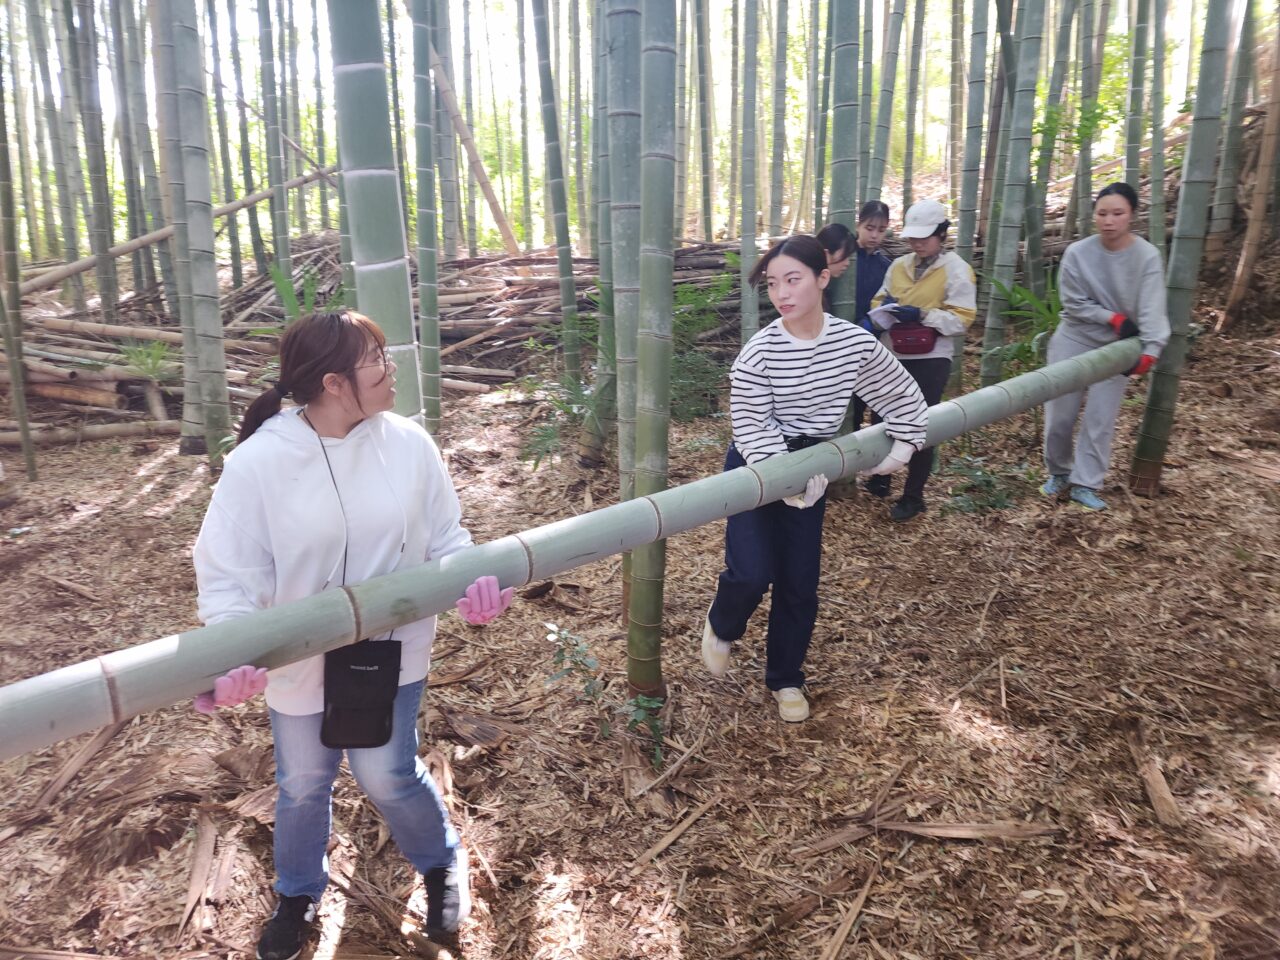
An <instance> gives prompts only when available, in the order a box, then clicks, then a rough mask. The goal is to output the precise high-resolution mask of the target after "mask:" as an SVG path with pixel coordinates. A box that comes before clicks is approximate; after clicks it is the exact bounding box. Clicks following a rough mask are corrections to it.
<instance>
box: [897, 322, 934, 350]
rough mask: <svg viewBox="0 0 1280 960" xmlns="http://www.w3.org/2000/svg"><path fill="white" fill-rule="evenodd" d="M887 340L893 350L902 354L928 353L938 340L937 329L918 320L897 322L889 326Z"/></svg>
mask: <svg viewBox="0 0 1280 960" xmlns="http://www.w3.org/2000/svg"><path fill="white" fill-rule="evenodd" d="M889 342H890V343H892V344H893V352H894V353H900V354H902V355H903V356H907V357H909V356H913V355H918V354H921V353H928V352H929V351H931V350H932V349H933V346H934V344H935V343H937V342H938V331H937V330H935V329H934V328H933V327H926V326H925V325H924V324H923V323H920V322H918V321H917V322H915V323H901V322H899V323H895V324H894V325H893V326H892V327H890V328H889Z"/></svg>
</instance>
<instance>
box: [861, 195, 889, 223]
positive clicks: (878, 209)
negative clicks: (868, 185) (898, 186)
mask: <svg viewBox="0 0 1280 960" xmlns="http://www.w3.org/2000/svg"><path fill="white" fill-rule="evenodd" d="M889 219H890V218H889V205H888V204H887V203H885V202H884V201H883V200H868V201H867V202H866V203H864V204H863V205H862V209H861V210H859V211H858V222H859V223H862V222H863V221H864V220H883V221H884V222H885V223H888V222H889Z"/></svg>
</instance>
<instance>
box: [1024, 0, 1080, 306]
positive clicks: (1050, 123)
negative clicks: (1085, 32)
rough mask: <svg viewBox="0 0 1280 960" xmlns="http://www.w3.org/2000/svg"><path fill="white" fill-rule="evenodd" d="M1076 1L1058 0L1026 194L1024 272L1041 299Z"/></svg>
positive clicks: (1043, 289) (1044, 284) (1044, 285)
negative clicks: (1052, 172)
mask: <svg viewBox="0 0 1280 960" xmlns="http://www.w3.org/2000/svg"><path fill="white" fill-rule="evenodd" d="M1076 5H1077V0H1062V6H1061V8H1060V10H1059V16H1060V19H1059V21H1058V40H1057V46H1056V48H1055V50H1054V55H1053V73H1052V74H1051V75H1050V78H1049V90H1048V94H1047V96H1046V98H1045V108H1044V110H1045V121H1044V124H1043V125H1042V126H1041V128H1040V149H1039V155H1038V156H1037V158H1036V175H1035V182H1034V183H1033V184H1032V187H1031V191H1030V193H1029V194H1028V196H1027V255H1026V273H1027V279H1028V281H1029V283H1028V285H1029V286H1030V287H1031V289H1032V291H1033V292H1034V293H1035V295H1036V296H1038V297H1040V298H1042V299H1043V298H1044V295H1045V288H1046V277H1045V269H1044V204H1045V195H1046V192H1047V189H1048V183H1049V165H1050V164H1051V163H1052V161H1053V152H1054V150H1055V149H1056V148H1057V145H1058V135H1059V133H1060V132H1061V130H1062V90H1063V85H1064V84H1065V82H1066V77H1067V63H1068V62H1069V61H1070V59H1071V23H1072V20H1073V19H1074V17H1075V12H1076Z"/></svg>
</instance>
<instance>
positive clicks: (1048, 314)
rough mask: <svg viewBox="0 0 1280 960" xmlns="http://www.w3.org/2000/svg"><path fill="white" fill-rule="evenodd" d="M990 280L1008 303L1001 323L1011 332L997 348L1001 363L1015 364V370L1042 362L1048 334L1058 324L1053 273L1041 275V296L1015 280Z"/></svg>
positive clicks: (1058, 300)
mask: <svg viewBox="0 0 1280 960" xmlns="http://www.w3.org/2000/svg"><path fill="white" fill-rule="evenodd" d="M992 284H993V285H994V286H995V287H996V289H997V291H998V292H999V293H1000V296H1001V297H1003V298H1004V299H1005V302H1006V303H1007V304H1008V306H1007V307H1006V308H1005V311H1004V316H1005V323H1006V329H1007V330H1010V331H1012V334H1013V336H1012V339H1011V340H1009V341H1008V342H1007V343H1005V345H1004V346H1003V347H1000V348H998V349H999V351H1000V357H1001V361H1002V363H1004V364H1011V365H1013V366H1015V367H1017V368H1018V372H1019V373H1025V372H1027V371H1029V370H1035V369H1037V368H1039V367H1041V366H1043V365H1044V358H1045V351H1046V349H1047V348H1048V344H1049V337H1050V336H1051V335H1052V334H1053V331H1054V330H1056V329H1057V328H1058V319H1059V317H1060V316H1061V314H1062V298H1061V296H1060V295H1059V293H1058V277H1057V273H1056V272H1054V271H1050V272H1049V273H1048V274H1047V276H1046V277H1045V295H1044V297H1038V296H1036V294H1035V291H1033V290H1030V289H1028V288H1027V287H1023V286H1019V285H1018V284H1014V285H1013V286H1011V287H1010V286H1005V284H1003V283H1001V282H1000V281H999V280H992Z"/></svg>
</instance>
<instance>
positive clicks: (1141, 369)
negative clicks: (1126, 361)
mask: <svg viewBox="0 0 1280 960" xmlns="http://www.w3.org/2000/svg"><path fill="white" fill-rule="evenodd" d="M1155 365H1156V358H1155V357H1153V356H1152V355H1151V354H1149V353H1144V354H1143V355H1142V356H1140V357H1139V358H1138V362H1137V363H1135V364H1134V365H1133V369H1132V370H1130V371H1129V376H1131V377H1135V378H1137V377H1140V376H1142V375H1143V374H1144V373H1146V372H1147V371H1148V370H1150V369H1151V368H1152V367H1154V366H1155Z"/></svg>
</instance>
